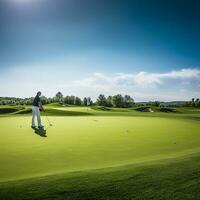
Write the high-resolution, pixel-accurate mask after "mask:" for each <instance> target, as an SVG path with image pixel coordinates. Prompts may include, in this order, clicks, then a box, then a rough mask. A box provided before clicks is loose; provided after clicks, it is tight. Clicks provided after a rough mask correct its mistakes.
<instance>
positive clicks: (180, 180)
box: [0, 154, 200, 200]
mask: <svg viewBox="0 0 200 200" xmlns="http://www.w3.org/2000/svg"><path fill="white" fill-rule="evenodd" d="M199 191H200V154H197V155H190V156H187V157H178V158H175V159H169V160H160V161H157V162H150V163H148V162H147V163H141V164H137V165H128V166H123V167H117V168H106V169H101V170H90V171H84V172H75V173H67V174H56V175H53V176H46V177H38V178H32V179H25V180H20V181H12V182H4V183H0V197H1V199H3V200H23V199H29V200H37V199H43V200H54V199H65V200H74V199H75V200H105V199H109V200H130V199H134V200H146V199H155V200H157V199H162V200H169V199H170V200H198V199H200V192H199Z"/></svg>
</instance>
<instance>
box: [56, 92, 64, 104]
mask: <svg viewBox="0 0 200 200" xmlns="http://www.w3.org/2000/svg"><path fill="white" fill-rule="evenodd" d="M56 98H57V100H58V102H60V103H63V94H62V93H61V92H57V94H56Z"/></svg>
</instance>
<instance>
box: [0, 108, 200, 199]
mask: <svg viewBox="0 0 200 200" xmlns="http://www.w3.org/2000/svg"><path fill="white" fill-rule="evenodd" d="M25 109H28V108H25ZM46 109H47V115H48V119H49V120H50V121H51V123H52V124H53V126H49V124H48V121H47V119H46V117H45V115H43V116H42V120H43V122H44V126H45V129H46V132H45V135H43V136H42V135H38V134H37V132H36V133H35V131H34V130H33V129H31V128H30V121H31V115H30V113H29V112H27V113H26V112H25V114H17V113H18V111H17V112H12V113H6V114H2V115H1V116H0V124H1V131H0V159H1V165H0V199H56V198H57V199H118V198H119V199H120V195H118V196H115V191H116V190H119V191H118V192H120V191H121V193H120V194H121V195H125V194H126V195H127V196H126V198H125V197H124V198H123V199H131V198H133V199H137V198H138V199H147V197H149V196H145V195H150V191H147V193H144V194H142V193H141V194H140V195H139V196H138V197H137V198H136V196H135V198H134V194H136V193H137V192H139V193H140V192H141V190H142V188H143V187H144V185H145V184H146V183H148V182H149V181H150V182H151V181H155V182H157V181H158V180H157V179H156V178H159V179H160V180H159V182H158V183H157V184H158V185H159V184H160V186H161V187H163V188H164V189H166V190H167V188H168V185H167V183H169V182H170V177H174V178H175V177H177V179H174V182H173V183H175V182H176V181H177V180H179V178H183V177H184V176H186V177H185V180H184V184H185V188H184V187H183V185H181V189H182V190H181V192H179V193H178V194H177V195H179V196H177V198H175V196H174V198H171V196H167V195H170V193H168V194H164V193H165V192H164V193H163V190H162V191H161V190H159V189H158V188H157V189H156V187H158V185H157V186H156V185H154V184H155V183H152V185H151V187H150V190H152V191H154V190H157V192H154V193H153V194H151V195H155V196H151V198H149V199H156V198H161V199H179V198H180V197H183V195H184V191H187V189H188V188H187V187H186V185H187V184H189V185H188V187H189V189H190V190H189V191H187V195H188V194H190V192H191V194H193V193H194V191H193V190H194V189H195V191H196V190H198V189H199V187H198V186H197V185H199V182H200V171H199V167H198V166H199V165H200V131H199V130H200V121H199V119H200V111H199V110H196V111H194V110H189V109H185V110H184V109H182V110H179V112H177V113H161V112H158V111H156V110H155V112H153V113H142V112H137V111H135V110H131V109H124V110H123V109H118V110H117V109H113V110H106V111H104V110H105V109H104V110H103V109H101V108H98V109H97V108H86V107H61V106H55V105H49V106H47V107H46ZM152 109H153V108H152ZM181 170H183V171H184V170H185V171H184V175H181V174H179V172H180V171H181ZM187 173H192V174H193V175H194V174H195V175H196V176H195V182H191V180H190V179H188V177H191V174H190V175H187ZM197 175H198V176H197ZM134 176H135V178H133V177H134ZM130 177H132V179H129V178H130ZM126 179H127V181H126ZM187 179H188V180H187ZM95 180H97V182H96V183H95ZM166 180H168V182H167V183H166V184H165V187H164V185H163V183H164V182H163V181H166ZM171 181H172V180H171ZM126 184H128V186H127V185H126ZM191 184H193V187H192V189H191ZM53 185H56V187H53ZM106 185H107V186H108V187H105V186H106ZM122 185H124V187H125V188H126V189H125V188H124V189H123V188H121V186H122ZM172 185H173V184H171V186H170V187H172ZM72 186H73V188H74V189H75V188H76V189H77V191H76V192H75V191H71V190H72V189H70V188H71V187H72ZM136 186H137V187H136ZM176 186H177V188H179V185H178V184H177V185H176ZM27 187H28V188H27ZM109 187H110V188H109ZM116 187H118V189H117V188H116ZM130 187H133V188H134V187H135V190H132V189H133V188H132V189H131V188H130ZM30 188H31V189H30ZM47 188H51V192H49V193H48V192H44V191H46V190H47ZM58 188H59V191H60V192H59V193H57V190H58ZM98 188H99V189H100V188H101V192H100V193H99V194H98V192H97V193H96V194H95V196H94V194H93V193H94V192H95V191H96V190H97V191H98ZM108 188H109V192H108V191H107V189H108ZM66 190H67V191H66ZM27 191H28V192H27ZM62 191H63V192H62ZM64 191H65V192H64ZM70 191H71V192H70ZM78 191H81V192H82V193H83V194H84V195H80V196H79V195H78V194H77V192H78ZM171 191H173V190H171ZM81 192H80V193H81ZM91 194H93V196H91ZM173 194H174V193H173ZM27 195H28V196H29V195H30V196H29V198H27ZM77 195H78V196H77ZM102 195H103V196H102ZM156 195H157V196H156ZM185 195H186V194H185ZM187 195H186V196H184V199H196V197H199V195H200V194H199V193H198V192H196V194H195V196H191V195H190V196H188V198H187ZM139 197H140V198H139ZM189 197H190V198H189ZM121 199H122V197H121Z"/></svg>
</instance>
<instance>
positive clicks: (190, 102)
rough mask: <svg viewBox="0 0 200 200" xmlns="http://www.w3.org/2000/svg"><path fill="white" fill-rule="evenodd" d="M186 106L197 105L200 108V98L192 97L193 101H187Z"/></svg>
mask: <svg viewBox="0 0 200 200" xmlns="http://www.w3.org/2000/svg"><path fill="white" fill-rule="evenodd" d="M185 106H187V107H197V108H199V107H200V100H199V98H196V99H195V98H192V100H191V101H187V102H186V104H185Z"/></svg>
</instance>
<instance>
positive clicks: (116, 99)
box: [97, 94, 134, 108]
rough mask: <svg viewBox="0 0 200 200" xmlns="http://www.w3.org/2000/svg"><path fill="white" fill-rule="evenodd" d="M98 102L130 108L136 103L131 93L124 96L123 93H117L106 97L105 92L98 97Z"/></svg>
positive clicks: (104, 104) (102, 104) (109, 105)
mask: <svg viewBox="0 0 200 200" xmlns="http://www.w3.org/2000/svg"><path fill="white" fill-rule="evenodd" d="M97 104H98V105H100V106H107V107H117V108H128V107H132V106H133V105H134V100H133V98H132V97H131V96H129V95H124V96H122V95H121V94H117V95H114V96H108V97H105V96H104V95H103V94H100V95H99V97H98V99H97Z"/></svg>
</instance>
